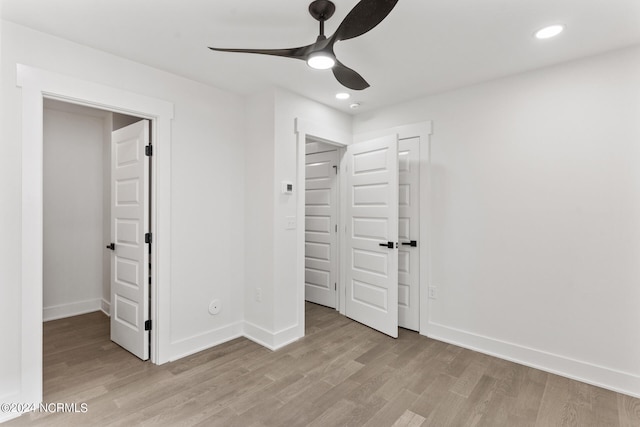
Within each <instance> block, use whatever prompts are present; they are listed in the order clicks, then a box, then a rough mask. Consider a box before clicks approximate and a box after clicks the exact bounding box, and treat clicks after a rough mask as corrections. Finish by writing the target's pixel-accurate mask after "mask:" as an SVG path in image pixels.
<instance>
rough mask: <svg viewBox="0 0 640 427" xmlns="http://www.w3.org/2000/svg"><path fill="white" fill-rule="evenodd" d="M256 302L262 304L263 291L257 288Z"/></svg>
mask: <svg viewBox="0 0 640 427" xmlns="http://www.w3.org/2000/svg"><path fill="white" fill-rule="evenodd" d="M256 302H262V289H261V288H256Z"/></svg>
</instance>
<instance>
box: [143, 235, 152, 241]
mask: <svg viewBox="0 0 640 427" xmlns="http://www.w3.org/2000/svg"><path fill="white" fill-rule="evenodd" d="M151 240H152V239H151V233H146V234H145V235H144V242H145V243H151Z"/></svg>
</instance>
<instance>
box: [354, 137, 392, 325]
mask: <svg viewBox="0 0 640 427" xmlns="http://www.w3.org/2000/svg"><path fill="white" fill-rule="evenodd" d="M346 161H347V166H346V170H347V194H346V201H347V206H346V212H347V224H346V227H347V236H346V249H347V250H346V252H347V253H346V266H345V267H346V282H347V283H346V302H345V310H346V315H347V316H348V317H350V318H352V319H354V320H356V321H358V322H361V323H364V324H365V325H367V326H370V327H372V328H374V329H376V330H378V331H380V332H383V333H385V334H387V335H390V336H392V337H397V336H398V249H397V245H398V138H397V136H395V135H394V136H388V137H384V138H379V139H374V140H370V141H365V142H360V143H357V144H352V145H350V146H348V147H347V154H346Z"/></svg>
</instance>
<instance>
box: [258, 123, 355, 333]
mask: <svg viewBox="0 0 640 427" xmlns="http://www.w3.org/2000/svg"><path fill="white" fill-rule="evenodd" d="M293 130H294V132H295V134H296V159H297V165H296V185H297V188H305V155H306V142H307V136H309V137H312V138H313V139H315V140H318V141H320V142H326V143H328V144H331V145H335V146H337V147H345V146H347V145H349V144H351V142H352V141H353V139H352V136H351V135H350V134H348V133H346V132H342V131H340V130H338V129H334V128H332V127H331V126H324V125H320V124H318V123H314V122H312V121H309V120H305V119H302V118H296V119H294V126H293ZM339 152H340V151H339ZM338 157H339V161H341V156H340V155H339V156H338ZM340 176H342V174H340ZM340 176H338V180H339V181H340ZM338 185H340V183H338ZM339 195H340V191H338V196H339ZM304 210H305V194H304V191H298V192H297V198H296V217H297V218H304V217H305V213H304ZM339 222H340V223H342V219H341V218H340V219H339ZM338 264H339V265H341V263H340V262H339V261H338ZM340 282H341V283H342V277H340ZM296 283H297V286H296V291H297V295H296V301H297V302H298V304H297V318H298V325H297V326H296V330H297V336H298V337H299V338H301V337H304V327H305V313H304V227H297V229H296ZM253 326H255V325H253ZM256 342H260V341H256Z"/></svg>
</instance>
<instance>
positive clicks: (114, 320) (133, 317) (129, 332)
mask: <svg viewBox="0 0 640 427" xmlns="http://www.w3.org/2000/svg"><path fill="white" fill-rule="evenodd" d="M148 144H149V122H148V121H147V120H142V121H140V122H137V123H134V124H132V125H129V126H127V127H125V128H122V129H118V130H116V131H114V132H113V133H112V136H111V239H112V240H111V242H113V243H114V244H115V246H114V247H113V248H112V249H113V255H112V257H111V340H112V341H114V342H115V343H117V344H119V345H120V346H122V347H124V348H125V349H126V350H128V351H130V352H131V353H133V354H135V355H136V356H138V357H139V358H140V359H142V360H147V359H148V358H149V332H148V331H146V330H145V321H146V320H148V319H149V285H148V281H149V249H148V246H147V244H145V234H146V233H148V232H149V182H148V177H149V158H148V157H146V156H145V147H146V146H147V145H148Z"/></svg>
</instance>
